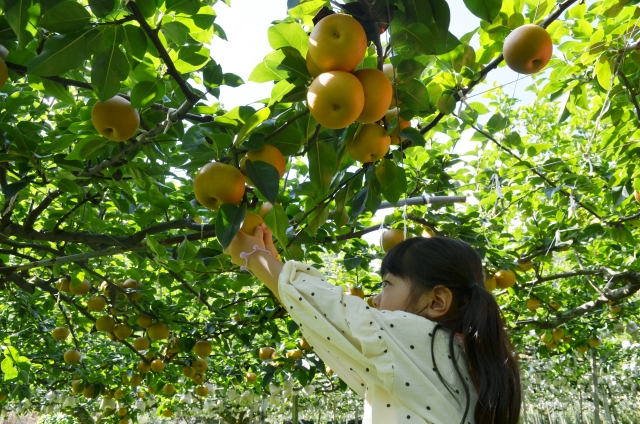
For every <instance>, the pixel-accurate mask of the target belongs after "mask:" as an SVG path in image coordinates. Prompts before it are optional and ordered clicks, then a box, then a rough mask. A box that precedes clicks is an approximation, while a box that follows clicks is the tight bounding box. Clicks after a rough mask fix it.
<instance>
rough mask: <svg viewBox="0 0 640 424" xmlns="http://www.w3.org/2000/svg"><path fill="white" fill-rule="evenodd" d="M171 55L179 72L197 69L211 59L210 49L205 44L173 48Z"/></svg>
mask: <svg viewBox="0 0 640 424" xmlns="http://www.w3.org/2000/svg"><path fill="white" fill-rule="evenodd" d="M169 57H171V60H173V63H174V64H175V66H176V70H177V71H178V72H180V73H181V74H187V73H189V72H193V71H197V70H198V69H200V68H202V67H203V66H204V65H205V64H206V63H207V62H208V61H209V49H207V48H206V47H204V46H184V47H182V48H180V49H179V50H172V51H171V52H170V53H169Z"/></svg>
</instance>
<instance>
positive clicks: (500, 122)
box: [487, 113, 509, 133]
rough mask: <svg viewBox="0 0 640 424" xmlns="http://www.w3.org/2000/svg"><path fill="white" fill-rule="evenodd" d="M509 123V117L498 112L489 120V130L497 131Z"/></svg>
mask: <svg viewBox="0 0 640 424" xmlns="http://www.w3.org/2000/svg"><path fill="white" fill-rule="evenodd" d="M508 124H509V118H507V117H505V116H503V115H502V114H501V113H496V114H495V115H493V116H492V117H491V118H489V121H487V130H489V131H490V132H493V133H497V132H500V131H502V130H503V129H505V128H506V127H507V125H508Z"/></svg>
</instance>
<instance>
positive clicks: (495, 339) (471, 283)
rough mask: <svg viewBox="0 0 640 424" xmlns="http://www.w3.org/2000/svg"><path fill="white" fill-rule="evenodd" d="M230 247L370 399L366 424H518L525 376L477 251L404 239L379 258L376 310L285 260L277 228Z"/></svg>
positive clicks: (445, 241)
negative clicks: (275, 238) (276, 238)
mask: <svg viewBox="0 0 640 424" xmlns="http://www.w3.org/2000/svg"><path fill="white" fill-rule="evenodd" d="M227 253H228V254H230V255H231V259H232V261H233V262H234V263H236V264H237V265H241V266H243V267H245V266H246V269H248V270H250V271H251V272H253V273H254V274H255V275H256V277H258V279H260V281H262V282H263V283H264V284H265V285H266V286H267V287H268V288H269V289H270V290H271V291H272V292H273V293H274V294H275V296H276V297H277V298H278V300H279V301H280V302H281V303H282V304H283V305H284V307H285V308H287V311H288V312H289V314H290V316H291V317H292V319H294V320H295V322H297V323H298V325H299V326H300V330H301V331H302V333H303V335H304V337H305V339H306V340H307V341H308V342H309V343H310V344H311V345H312V346H313V348H314V351H315V352H316V353H317V355H318V356H319V357H320V358H322V360H323V361H324V362H325V363H327V364H328V365H329V366H330V367H331V369H333V370H334V371H336V372H337V374H338V375H339V376H340V378H341V379H342V380H344V382H345V383H347V385H349V387H351V388H352V389H353V390H354V391H355V392H357V393H358V394H360V395H361V396H363V397H364V399H365V408H364V417H363V423H365V424H370V423H373V424H396V423H408V424H411V423H434V424H455V423H461V424H466V423H469V424H471V423H475V424H516V423H517V422H518V419H519V416H520V402H521V389H520V374H519V370H518V364H517V361H516V357H515V352H514V350H513V348H512V346H511V344H510V342H509V339H508V337H507V334H506V332H505V330H504V323H503V322H502V319H501V313H500V309H499V307H498V304H497V303H496V301H495V299H494V298H493V296H492V295H491V294H490V293H489V292H488V291H487V290H486V289H485V286H484V275H483V270H482V263H481V259H480V256H479V255H478V254H477V253H476V252H475V250H473V249H472V248H471V247H470V246H469V245H468V244H466V243H464V242H462V241H459V240H455V239H450V238H445V237H435V238H422V237H416V238H411V239H408V240H406V241H404V242H402V243H400V244H398V245H397V246H395V247H394V248H393V249H391V250H390V251H389V252H388V253H387V255H386V256H385V257H384V259H383V261H382V267H381V270H380V273H381V275H382V278H383V284H382V291H381V292H380V293H379V294H378V295H376V296H375V298H374V300H373V303H374V305H375V309H374V308H371V307H369V306H368V305H367V303H366V302H364V301H363V300H362V299H360V298H359V297H356V296H346V295H345V294H344V291H343V287H341V286H334V285H332V284H330V283H328V282H326V281H325V280H324V278H323V276H322V274H321V273H319V272H318V271H317V270H316V269H315V268H313V267H311V266H307V265H305V264H302V263H300V262H295V261H289V262H287V263H286V264H283V263H282V262H280V261H279V260H278V259H277V258H276V257H277V251H276V250H275V247H274V245H273V242H272V234H271V231H270V230H269V229H268V228H267V227H266V226H264V225H262V226H261V227H258V228H257V230H256V232H255V235H254V236H249V235H247V234H245V233H243V232H239V233H238V235H237V236H236V238H235V239H234V240H233V242H232V243H231V245H230V246H229V248H228V250H227Z"/></svg>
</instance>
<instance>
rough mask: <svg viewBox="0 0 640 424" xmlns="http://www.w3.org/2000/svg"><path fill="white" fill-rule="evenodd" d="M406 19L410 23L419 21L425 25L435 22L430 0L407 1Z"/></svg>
mask: <svg viewBox="0 0 640 424" xmlns="http://www.w3.org/2000/svg"><path fill="white" fill-rule="evenodd" d="M405 19H406V22H407V23H408V24H412V23H416V22H419V23H421V24H423V25H430V24H431V23H432V22H433V13H432V11H431V4H430V2H429V0H407V1H406V2H405ZM447 25H448V23H447Z"/></svg>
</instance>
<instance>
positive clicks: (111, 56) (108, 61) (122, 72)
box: [91, 44, 129, 103]
mask: <svg viewBox="0 0 640 424" xmlns="http://www.w3.org/2000/svg"><path fill="white" fill-rule="evenodd" d="M128 76H129V62H128V61H127V56H125V54H124V53H122V51H121V50H120V47H118V45H117V44H113V45H111V46H110V47H108V48H107V50H105V51H104V52H103V53H102V54H101V55H100V56H98V57H96V58H95V59H94V60H93V63H92V64H91V85H92V86H93V89H94V91H95V92H96V94H97V95H98V99H100V101H101V102H103V103H104V102H106V101H107V100H109V99H110V98H112V97H113V96H115V95H116V94H118V92H119V91H120V82H121V81H124V80H125V79H127V77H128Z"/></svg>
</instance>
